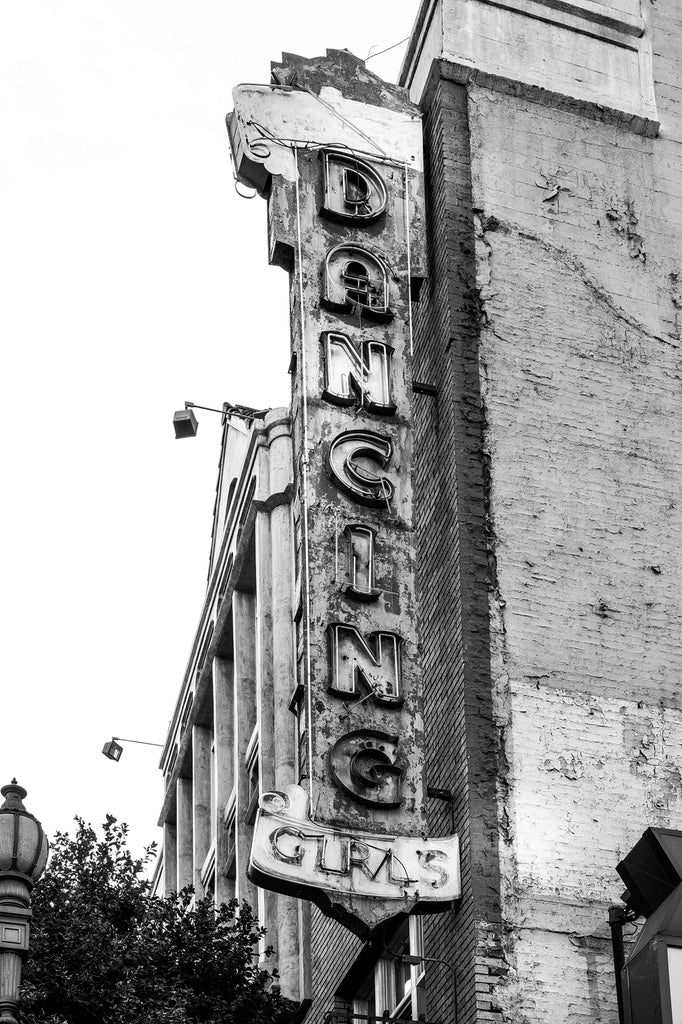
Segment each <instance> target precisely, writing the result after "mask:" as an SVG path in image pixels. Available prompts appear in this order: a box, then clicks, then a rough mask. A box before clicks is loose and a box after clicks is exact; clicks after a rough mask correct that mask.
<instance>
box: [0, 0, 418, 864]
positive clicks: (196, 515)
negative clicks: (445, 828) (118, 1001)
mask: <svg viewBox="0 0 682 1024" xmlns="http://www.w3.org/2000/svg"><path fill="white" fill-rule="evenodd" d="M417 6H418V0H370V2H368V3H365V4H361V5H359V6H358V5H355V6H353V7H348V6H347V5H339V6H337V5H331V4H327V3H325V2H324V0H317V2H315V0H289V2H288V3H286V4H284V3H275V2H273V0H264V2H262V3H249V4H242V5H238V4H235V3H229V2H228V0H220V2H219V0H184V2H180V0H0V339H1V344H2V387H1V389H0V399H1V403H2V404H1V409H2V414H1V415H2V428H3V429H2V434H1V435H0V436H1V439H0V467H1V474H2V475H1V478H0V479H1V480H2V491H3V495H2V501H1V503H0V547H1V551H2V557H1V561H0V573H1V576H0V581H1V590H0V602H1V608H0V659H1V662H0V673H1V674H0V685H1V686H2V691H1V692H2V704H1V707H2V732H1V735H2V741H1V744H0V784H4V783H6V782H8V781H9V780H10V779H11V778H12V776H13V775H16V776H17V778H18V780H19V782H20V783H21V784H22V785H24V786H25V787H26V788H27V789H28V790H29V795H28V799H27V801H26V803H27V808H28V809H29V810H30V811H32V813H34V814H35V815H36V816H37V817H38V818H40V819H41V820H42V822H43V824H44V826H45V828H46V830H47V831H48V833H51V832H54V830H55V829H62V830H70V829H72V819H73V816H74V815H75V814H80V815H82V816H83V817H84V818H85V819H86V820H87V821H91V822H92V823H93V824H98V823H99V822H101V821H102V820H103V818H104V815H105V814H106V813H112V814H115V815H116V816H117V817H118V818H120V819H123V820H126V821H128V822H129V824H130V826H131V840H132V846H133V849H134V850H136V851H138V852H141V850H142V847H143V845H145V844H146V843H148V842H151V841H152V840H153V839H158V838H159V830H158V829H157V828H156V820H157V817H158V813H159V810H160V806H161V800H162V783H161V774H160V772H159V771H158V767H157V766H158V758H159V753H160V752H159V751H158V750H156V749H154V748H153V747H142V746H132V745H130V744H128V745H127V746H125V749H124V753H123V757H122V759H121V761H120V762H119V763H118V764H116V763H114V762H110V761H108V760H107V759H106V758H104V757H103V756H102V754H101V753H100V751H101V747H102V744H103V743H104V741H105V740H107V739H108V738H110V737H111V736H112V734H113V735H118V736H123V737H131V738H133V739H141V740H150V741H157V742H159V743H160V742H162V741H163V740H164V738H165V732H166V728H167V724H168V720H169V718H170V716H171V713H172V710H173V706H174V703H175V699H176V697H177V693H178V690H179V687H180V684H181V682H182V677H183V672H184V669H185V665H186V661H187V658H188V656H189V652H190V645H191V641H192V638H193V634H194V629H195V627H196V624H197V621H198V618H199V613H200V610H201V606H202V601H203V595H204V590H205V583H206V570H207V563H208V554H209V542H210V530H211V513H212V508H213V498H214V492H215V482H216V471H217V462H218V455H219V447H218V446H219V435H220V417H219V416H216V415H213V414H211V413H199V414H198V415H199V422H200V429H199V434H198V436H197V438H196V439H195V440H193V441H192V440H185V441H175V439H174V437H173V430H172V426H171V420H172V415H173V411H174V410H175V409H178V408H181V407H182V405H183V402H184V401H185V400H186V399H188V400H191V401H194V402H198V403H200V404H204V405H216V406H220V404H221V403H222V402H223V401H225V400H227V401H232V402H242V403H244V404H252V405H254V406H263V405H279V404H287V402H288V398H289V377H288V375H287V372H286V371H287V366H288V363H289V351H288V349H289V342H288V309H287V298H286V275H285V274H284V273H283V272H282V271H281V270H278V269H276V268H270V267H268V266H267V245H266V235H265V203H264V202H263V201H262V200H260V199H254V200H251V201H248V200H244V199H240V198H239V197H238V196H237V194H236V192H235V190H234V186H233V182H232V173H231V168H230V160H229V146H228V142H227V135H226V131H225V125H224V117H225V114H226V113H227V111H228V110H230V109H231V106H232V103H231V90H232V87H233V86H234V85H236V84H237V83H238V82H240V81H263V82H266V81H268V80H269V68H270V61H271V60H279V58H280V55H281V52H282V51H292V52H295V53H300V54H304V55H306V56H316V55H319V54H323V53H324V51H325V49H326V48H327V47H334V48H343V47H346V48H348V49H349V50H352V51H353V52H354V53H355V54H357V55H358V56H360V57H366V56H367V54H368V53H369V51H370V49H371V48H374V49H375V50H380V49H383V48H384V47H388V46H390V45H391V44H393V43H396V42H398V40H401V39H402V38H403V37H405V36H407V35H408V34H409V32H410V29H411V27H412V22H413V20H414V17H415V15H416V10H417ZM404 49H405V47H404V45H402V46H400V47H398V48H397V49H395V50H392V51H391V52H390V53H387V54H385V55H384V56H379V57H377V58H376V59H375V60H372V61H370V62H369V63H368V67H369V68H370V69H371V70H373V71H375V72H376V73H377V74H379V75H382V76H383V77H384V78H387V79H388V80H391V81H394V80H395V78H396V75H397V70H398V68H399V65H400V60H401V57H402V54H403V52H404Z"/></svg>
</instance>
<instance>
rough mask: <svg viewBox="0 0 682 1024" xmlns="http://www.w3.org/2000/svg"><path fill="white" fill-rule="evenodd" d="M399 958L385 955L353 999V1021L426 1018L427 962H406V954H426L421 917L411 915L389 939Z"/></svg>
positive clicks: (413, 955) (354, 1023)
mask: <svg viewBox="0 0 682 1024" xmlns="http://www.w3.org/2000/svg"><path fill="white" fill-rule="evenodd" d="M386 946H387V948H388V949H390V950H391V951H392V952H394V953H395V954H396V956H395V957H391V956H385V957H382V958H381V959H380V960H379V961H378V962H377V964H376V966H375V968H374V970H373V972H372V973H371V974H370V975H368V976H367V978H366V979H365V981H364V983H363V984H362V985H361V986H360V987H359V989H358V992H357V994H356V996H355V997H354V998H353V1000H352V1014H354V1015H355V1016H351V1021H352V1022H353V1024H367V1018H369V1019H370V1020H372V1018H374V1019H376V1020H381V1019H382V1018H385V1017H388V1018H389V1019H391V1020H405V1021H408V1020H409V1021H417V1020H419V1018H420V1017H421V1018H422V1020H423V1019H424V1018H425V1017H426V987H425V972H424V963H423V962H422V963H421V964H419V965H412V964H406V963H405V962H404V961H403V959H402V957H404V956H410V957H422V956H423V955H424V937H423V930H422V919H421V917H410V918H409V919H408V920H407V921H406V922H405V923H404V924H403V925H401V926H400V927H399V928H398V929H397V930H396V931H395V932H394V934H393V935H392V936H391V937H390V939H388V941H387V942H386Z"/></svg>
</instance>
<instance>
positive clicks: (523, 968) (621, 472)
mask: <svg viewBox="0 0 682 1024" xmlns="http://www.w3.org/2000/svg"><path fill="white" fill-rule="evenodd" d="M645 2H646V3H647V6H649V7H650V8H651V12H650V13H651V16H652V18H653V31H654V51H655V63H654V71H655V76H656V80H657V81H656V84H657V102H658V106H659V112H660V115H661V121H662V125H663V127H662V133H661V137H660V138H657V139H648V138H643V137H641V136H638V135H635V134H633V133H629V132H627V131H623V130H622V129H619V128H616V127H614V126H609V125H605V124H600V123H598V122H596V121H594V120H588V119H583V118H581V117H580V116H579V115H577V114H574V113H570V112H567V111H560V110H556V109H549V108H547V107H543V106H541V105H539V104H534V103H531V102H528V101H526V100H524V99H522V98H521V97H512V96H507V95H503V94H500V93H492V92H490V91H487V90H486V89H483V88H480V87H478V86H475V85H471V86H470V87H469V91H468V116H469V130H470V146H471V176H472V202H473V207H474V211H475V230H476V285H477V288H478V290H479V310H480V334H479V340H478V344H479V370H480V381H481V404H482V410H483V418H484V424H485V426H484V441H483V447H484V457H485V463H486V466H487V470H488V472H489V496H488V506H487V507H488V516H489V522H488V530H489V544H490V548H491V552H492V557H491V558H490V559H489V566H490V567H491V579H490V581H489V602H490V604H489V607H490V630H491V665H492V678H493V713H494V718H495V724H496V727H497V729H498V730H499V737H500V744H501V757H500V776H499V779H498V799H499V803H498V822H499V853H500V882H501V889H502V893H501V895H502V905H503V906H502V913H503V920H504V928H505V933H506V940H505V949H506V957H507V960H508V963H509V965H510V972H509V975H508V976H507V977H506V979H503V980H502V981H501V983H499V984H498V985H497V986H496V988H495V993H494V996H493V998H492V1002H491V1005H492V1007H493V1008H494V1007H498V1008H499V1012H500V1014H501V1016H502V1019H504V1020H510V1021H511V1020H513V1021H515V1022H517V1024H524V1022H529V1024H530V1022H535V1021H538V1022H539V1021H541V1020H542V1021H546V1020H548V1019H549V1020H551V1021H552V1022H556V1024H560V1022H561V1024H563V1022H567V1024H568V1022H570V1024H573V1022H577V1021H581V1020H590V1021H593V1022H595V1024H596V1022H602V1021H603V1022H612V1021H615V1020H616V1019H617V1016H616V1010H615V995H614V986H613V978H612V962H611V951H610V943H609V941H608V938H607V936H608V928H607V925H606V916H607V908H608V905H609V904H610V903H613V902H615V901H617V899H618V897H619V895H620V892H621V891H622V888H623V887H622V884H621V883H620V880H619V879H618V877H617V875H616V873H615V865H616V863H617V862H618V860H619V859H620V858H621V856H623V855H624V854H625V853H626V852H627V851H628V850H629V849H630V848H631V847H632V845H634V843H635V841H636V840H637V839H638V838H639V836H640V835H641V833H642V831H643V830H644V829H645V828H646V827H647V826H649V825H659V826H666V827H673V828H682V787H681V786H680V782H681V777H680V768H681V763H682V758H681V756H680V753H679V752H680V750H681V749H682V698H681V695H680V685H679V681H680V670H681V668H682V601H681V596H682V595H681V590H680V578H681V573H680V568H681V567H680V550H681V549H682V517H681V514H680V491H681V483H682V420H681V417H680V390H681V382H682V353H681V348H680V345H681V342H680V323H679V310H680V291H679V274H680V271H681V269H682V188H680V185H679V182H680V180H682V174H681V173H680V171H682V167H681V163H682V154H681V153H680V143H681V142H682V117H681V115H680V106H679V98H680V90H679V87H678V86H677V84H676V79H677V72H676V65H677V53H678V52H679V50H680V44H681V43H682V13H681V12H680V11H679V7H678V5H677V4H676V3H674V2H673V0H658V2H657V3H656V4H655V5H654V4H649V0H645ZM498 1019H499V1017H498Z"/></svg>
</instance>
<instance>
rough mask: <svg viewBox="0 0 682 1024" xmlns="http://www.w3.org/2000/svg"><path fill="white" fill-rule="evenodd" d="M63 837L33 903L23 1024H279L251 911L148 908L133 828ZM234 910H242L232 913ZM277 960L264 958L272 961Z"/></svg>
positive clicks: (159, 903) (279, 1006) (173, 902)
mask: <svg viewBox="0 0 682 1024" xmlns="http://www.w3.org/2000/svg"><path fill="white" fill-rule="evenodd" d="M76 822H77V831H76V834H75V837H74V838H70V837H69V835H68V834H66V833H57V835H56V837H55V839H54V841H53V844H52V854H51V858H50V862H49V865H48V868H47V871H46V873H45V875H44V876H43V878H42V879H41V880H40V881H39V882H38V884H37V885H36V888H35V890H34V893H33V922H32V926H31V947H30V952H29V956H28V959H27V961H26V963H25V965H24V971H23V985H22V1002H21V1020H22V1024H123V1022H124V1021H125V1022H126V1024H200V1022H206V1024H238V1022H239V1024H243V1022H245V1021H248V1022H249V1024H284V1022H286V1020H287V1019H288V1016H289V1015H288V1013H287V1005H286V1001H285V1000H283V999H282V998H281V997H280V995H279V991H278V989H277V986H276V984H275V985H273V975H272V974H270V973H269V972H268V971H266V970H262V969H261V968H260V967H259V965H258V957H257V955H256V953H257V945H258V942H259V940H260V939H261V936H262V935H263V934H264V931H263V929H260V928H259V927H258V924H257V922H256V920H255V919H254V917H253V914H252V912H251V909H250V907H249V906H248V905H247V904H244V903H242V904H241V906H240V907H238V908H237V905H236V902H235V901H233V902H232V903H230V904H226V905H223V906H222V907H220V908H219V909H218V910H216V908H215V907H214V905H213V902H212V901H211V900H202V901H198V902H197V903H196V905H194V906H191V903H192V891H191V889H186V890H184V891H183V892H181V893H179V894H178V895H177V897H176V896H172V897H165V898H159V897H153V896H151V895H150V883H149V881H148V880H147V879H146V877H145V867H146V865H147V864H148V863H149V861H150V860H151V859H152V857H153V856H154V848H153V847H149V848H148V849H147V850H146V851H145V855H144V857H141V858H138V859H136V858H134V857H133V856H132V855H131V854H130V852H129V850H128V848H127V831H128V830H127V826H126V825H124V824H120V823H119V822H117V820H116V818H114V817H111V816H108V817H107V820H106V821H105V822H104V825H103V836H102V838H101V839H99V838H98V837H97V834H96V833H95V831H94V830H93V829H92V828H91V827H90V826H89V825H86V824H85V823H84V822H83V821H82V820H81V819H80V818H76ZM235 911H237V912H236V913H235ZM270 952H271V951H270V950H268V951H267V954H268V955H269V954H270Z"/></svg>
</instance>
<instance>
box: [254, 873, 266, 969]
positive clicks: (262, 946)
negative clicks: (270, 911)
mask: <svg viewBox="0 0 682 1024" xmlns="http://www.w3.org/2000/svg"><path fill="white" fill-rule="evenodd" d="M256 898H257V900H258V908H257V909H258V924H259V925H260V926H261V928H267V922H266V920H265V918H266V914H265V889H261V888H260V887H259V886H257V887H256ZM267 947H268V942H267V936H266V935H261V937H260V938H259V940H258V959H259V960H265V950H266V949H267Z"/></svg>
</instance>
